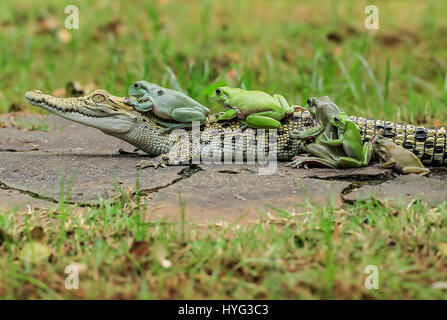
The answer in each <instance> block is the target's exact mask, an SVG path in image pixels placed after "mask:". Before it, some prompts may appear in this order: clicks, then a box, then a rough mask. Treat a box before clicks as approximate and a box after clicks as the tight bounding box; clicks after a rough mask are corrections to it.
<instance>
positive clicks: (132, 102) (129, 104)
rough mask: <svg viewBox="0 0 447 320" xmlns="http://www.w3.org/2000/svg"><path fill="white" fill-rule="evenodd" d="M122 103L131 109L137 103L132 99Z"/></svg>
mask: <svg viewBox="0 0 447 320" xmlns="http://www.w3.org/2000/svg"><path fill="white" fill-rule="evenodd" d="M124 103H125V104H127V105H128V106H131V107H135V106H136V105H138V102H137V101H136V100H134V99H132V98H126V99H124Z"/></svg>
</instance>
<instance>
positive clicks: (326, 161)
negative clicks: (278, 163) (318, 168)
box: [287, 143, 340, 169]
mask: <svg viewBox="0 0 447 320" xmlns="http://www.w3.org/2000/svg"><path fill="white" fill-rule="evenodd" d="M306 149H307V151H309V152H310V153H312V155H314V156H315V157H307V158H298V159H295V160H293V161H292V162H290V163H288V164H287V166H289V167H292V168H297V167H300V166H302V165H304V164H307V163H312V164H317V165H322V166H325V167H330V168H334V169H335V168H337V167H338V163H337V160H336V159H338V158H340V157H339V155H340V153H338V152H337V151H336V150H335V149H333V148H331V147H329V146H325V145H321V144H318V143H310V144H309V145H307V146H306Z"/></svg>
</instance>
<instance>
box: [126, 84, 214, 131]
mask: <svg viewBox="0 0 447 320" xmlns="http://www.w3.org/2000/svg"><path fill="white" fill-rule="evenodd" d="M128 91H129V95H130V96H132V97H136V98H138V101H135V100H133V99H130V98H129V99H127V100H126V103H127V104H129V105H131V106H133V107H134V109H135V110H137V111H140V112H148V111H149V110H152V111H153V112H154V114H155V115H156V116H157V117H159V118H161V119H165V120H173V121H176V122H178V123H168V122H164V121H161V120H158V123H160V124H162V125H164V126H165V127H167V128H168V129H167V130H171V129H174V128H185V127H191V123H192V121H199V122H200V123H203V122H204V121H205V120H206V116H207V115H208V114H209V113H210V110H209V109H208V108H207V107H204V106H202V105H201V104H200V103H198V102H197V101H195V100H193V99H192V98H190V97H188V96H187V95H185V94H183V93H182V92H179V91H176V90H171V89H166V88H163V87H160V86H159V85H157V84H155V83H149V82H147V81H144V80H140V81H137V82H135V83H134V84H133V85H131V86H130V87H129V90H128Z"/></svg>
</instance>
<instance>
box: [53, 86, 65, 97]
mask: <svg viewBox="0 0 447 320" xmlns="http://www.w3.org/2000/svg"><path fill="white" fill-rule="evenodd" d="M51 95H52V96H53V97H57V98H64V97H65V96H66V95H67V90H66V89H65V88H59V89H56V90H54V91H53V93H52V94H51Z"/></svg>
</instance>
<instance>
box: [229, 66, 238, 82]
mask: <svg viewBox="0 0 447 320" xmlns="http://www.w3.org/2000/svg"><path fill="white" fill-rule="evenodd" d="M227 77H229V78H231V79H233V80H234V79H236V77H237V71H236V70H235V69H230V70H228V72H227Z"/></svg>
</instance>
